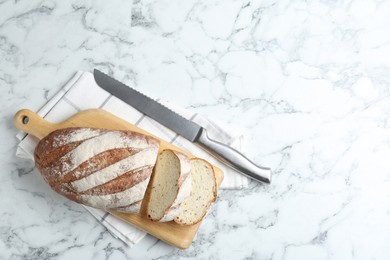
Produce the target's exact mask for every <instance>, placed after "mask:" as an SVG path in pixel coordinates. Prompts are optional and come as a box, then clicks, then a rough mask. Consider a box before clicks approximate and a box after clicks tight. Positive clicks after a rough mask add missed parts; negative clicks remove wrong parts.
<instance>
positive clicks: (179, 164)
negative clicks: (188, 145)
mask: <svg viewBox="0 0 390 260" xmlns="http://www.w3.org/2000/svg"><path fill="white" fill-rule="evenodd" d="M190 173H191V165H190V160H189V158H188V157H187V156H186V155H184V154H182V153H180V152H175V151H172V150H164V151H162V152H161V153H160V154H159V156H158V158H157V163H156V165H155V167H154V172H153V176H152V179H151V181H150V184H149V185H150V187H149V188H148V190H149V193H150V194H149V196H148V199H146V200H145V201H144V203H145V204H146V211H147V212H146V214H147V216H148V217H149V218H150V219H151V220H154V221H161V222H166V221H171V220H173V219H174V218H175V217H176V216H177V215H178V213H179V207H180V205H181V203H182V202H183V200H184V199H186V198H187V197H188V196H189V195H190V192H191V174H190Z"/></svg>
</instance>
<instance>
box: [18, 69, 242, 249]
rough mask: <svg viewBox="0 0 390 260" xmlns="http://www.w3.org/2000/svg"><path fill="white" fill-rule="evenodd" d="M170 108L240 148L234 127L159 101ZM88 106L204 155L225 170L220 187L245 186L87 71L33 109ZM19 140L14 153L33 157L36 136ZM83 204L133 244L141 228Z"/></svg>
mask: <svg viewBox="0 0 390 260" xmlns="http://www.w3.org/2000/svg"><path fill="white" fill-rule="evenodd" d="M159 102H160V103H163V104H164V105H165V106H167V107H169V108H170V109H172V110H173V111H175V112H177V113H179V114H181V115H182V116H184V117H185V118H187V119H190V120H192V121H194V122H196V123H198V124H199V125H201V126H203V127H205V128H207V131H208V134H209V136H210V137H212V138H213V139H215V140H218V141H220V142H223V143H225V144H228V145H230V146H232V147H234V148H236V149H237V150H239V151H241V147H242V145H243V136H242V135H241V134H239V132H238V131H234V130H231V129H228V128H225V127H223V126H221V123H218V124H217V123H215V122H213V121H210V120H208V119H206V118H205V117H202V116H200V115H198V114H196V113H191V112H189V111H187V110H185V109H182V108H178V107H174V106H172V105H171V104H168V103H166V102H161V101H159ZM90 108H101V109H104V110H106V111H108V112H110V113H112V114H114V115H116V116H118V117H120V118H122V119H124V120H126V121H128V122H130V123H132V124H135V125H137V126H139V127H141V128H143V129H145V130H146V131H148V132H150V133H152V134H154V135H156V136H158V137H160V138H162V139H164V140H167V141H170V142H171V143H172V144H174V145H176V146H178V147H180V148H183V149H184V150H187V151H189V152H190V153H192V154H194V155H195V156H197V157H200V158H204V159H206V160H208V161H210V162H211V163H212V164H214V165H216V166H217V167H219V168H221V169H222V171H224V173H225V178H224V180H223V182H222V185H221V189H224V188H225V189H233V188H245V187H247V186H248V178H246V177H245V176H242V175H241V174H238V173H237V172H235V171H234V170H232V169H231V168H229V167H227V166H226V165H224V164H222V163H220V162H219V161H217V160H216V159H214V158H213V157H212V156H211V155H209V154H208V153H207V152H205V151H204V150H202V149H201V148H199V147H198V146H196V145H194V144H193V143H191V142H189V141H187V140H186V139H184V138H182V137H181V136H178V135H177V134H176V133H174V132H173V131H171V130H170V129H168V128H166V127H164V126H162V125H161V124H159V123H157V122H156V121H154V120H153V119H151V118H149V117H147V116H145V115H144V114H142V113H140V112H139V111H138V110H136V109H134V108H133V107H131V106H129V105H127V104H126V103H124V102H123V101H121V100H119V99H118V98H116V97H114V96H112V95H111V94H109V93H108V92H106V91H105V90H103V89H101V88H100V87H99V86H98V85H97V84H96V82H95V79H94V77H93V75H92V73H90V72H82V71H78V72H77V73H76V75H75V76H74V77H73V78H72V79H71V80H70V81H69V82H68V83H67V84H66V85H65V86H64V87H63V88H62V89H61V90H60V91H59V92H58V93H57V94H56V95H55V96H54V97H53V98H52V99H51V100H50V101H49V102H48V103H47V104H46V105H45V106H43V107H42V108H41V109H40V110H39V111H38V112H37V113H38V114H39V115H40V116H42V117H43V118H45V119H46V120H48V121H50V122H53V123H58V122H61V121H63V120H65V119H67V118H68V117H70V116H72V115H73V114H75V113H77V112H79V111H81V110H85V109H90ZM17 138H18V139H19V140H21V142H20V143H19V145H18V148H17V151H16V155H17V156H19V157H22V158H27V159H31V160H34V157H33V154H34V149H35V146H36V145H37V143H38V140H37V139H36V138H35V137H33V136H31V135H26V134H25V133H23V132H19V133H18V134H17ZM85 208H86V209H87V210H88V211H89V212H90V213H91V214H92V215H93V216H94V217H96V218H97V220H98V221H100V222H101V223H102V224H103V225H104V226H105V227H106V228H107V230H108V231H109V232H111V234H113V235H114V236H115V237H117V238H119V239H121V240H122V241H124V242H125V243H126V244H127V245H129V246H133V245H135V244H136V243H137V242H139V241H140V240H141V239H142V238H143V237H144V236H145V234H146V233H145V232H143V231H141V230H139V229H137V228H135V227H133V226H131V225H130V224H128V223H126V222H124V221H122V220H120V219H118V218H116V217H114V216H112V215H110V214H109V213H107V212H105V211H103V210H99V209H94V208H91V207H87V206H85Z"/></svg>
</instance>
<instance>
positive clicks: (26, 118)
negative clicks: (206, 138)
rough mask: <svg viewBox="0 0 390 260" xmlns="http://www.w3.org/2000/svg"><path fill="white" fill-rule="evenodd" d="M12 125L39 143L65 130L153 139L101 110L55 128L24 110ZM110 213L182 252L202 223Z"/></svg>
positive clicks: (218, 175) (218, 172)
mask: <svg viewBox="0 0 390 260" xmlns="http://www.w3.org/2000/svg"><path fill="white" fill-rule="evenodd" d="M14 124H15V126H16V127H17V128H19V129H21V130H23V131H24V132H26V133H29V134H31V135H33V136H35V137H37V138H38V139H42V138H44V137H45V136H46V135H48V134H49V133H50V132H52V131H54V130H57V129H61V128H66V127H95V128H105V129H112V130H131V131H135V132H139V133H143V134H147V135H151V136H154V135H152V134H150V133H148V132H146V131H145V130H143V129H141V128H139V127H137V126H135V125H132V124H130V123H129V122H126V121H124V120H123V119H120V118H118V117H116V116H114V115H113V114H111V113H109V112H107V111H104V110H101V109H89V110H85V111H82V112H79V113H77V114H75V115H74V116H72V117H70V118H69V119H67V120H65V121H63V122H61V123H58V124H53V123H50V122H48V121H46V120H44V119H43V118H41V117H40V116H38V115H37V114H36V113H34V112H33V111H31V110H27V109H23V110H20V111H18V112H17V113H16V115H15V117H14ZM154 137H155V138H157V139H159V140H160V141H161V147H160V150H162V149H173V150H176V151H180V152H182V153H185V154H187V155H188V156H189V157H194V156H193V155H192V154H190V153H188V152H187V151H183V150H181V149H180V148H178V147H176V146H174V145H172V144H170V143H168V142H166V141H165V140H162V139H160V138H158V137H156V136H154ZM213 167H214V170H215V173H216V179H217V183H218V186H220V185H221V182H222V180H223V172H222V171H221V170H220V169H219V168H217V167H215V166H213ZM111 213H112V214H113V215H115V216H116V217H118V218H120V219H122V220H124V221H126V222H128V223H131V224H133V225H135V226H137V227H138V228H139V229H142V230H144V231H146V232H147V233H149V234H151V235H153V236H155V237H157V238H159V239H161V240H163V241H165V242H166V243H168V244H171V245H174V246H176V247H179V248H181V249H185V248H187V247H189V246H190V244H191V242H192V240H193V239H194V236H195V234H196V232H197V230H198V228H199V225H200V223H201V222H200V223H198V224H195V225H191V226H181V225H179V224H177V223H175V222H173V221H171V222H164V223H159V222H153V221H151V220H149V219H147V218H145V217H142V216H141V215H139V214H127V213H121V212H115V211H112V212H111Z"/></svg>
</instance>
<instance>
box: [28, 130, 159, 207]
mask: <svg viewBox="0 0 390 260" xmlns="http://www.w3.org/2000/svg"><path fill="white" fill-rule="evenodd" d="M159 146H160V142H159V140H157V139H155V138H153V137H150V136H146V135H143V134H139V133H136V132H132V131H114V130H104V129H94V128H66V129H60V130H56V131H54V132H52V133H50V134H49V135H48V136H46V137H45V138H43V139H42V140H41V141H40V142H39V143H38V145H37V147H36V149H35V153H34V156H35V164H36V167H37V168H38V170H39V171H40V172H41V174H42V176H43V178H44V179H45V181H46V182H47V183H48V184H49V185H50V186H51V187H52V188H53V189H54V190H55V191H56V192H58V193H60V194H62V195H64V196H66V197H67V198H69V199H71V200H73V201H75V202H78V203H82V204H84V205H88V206H91V207H95V208H100V209H105V210H109V209H114V210H117V211H123V212H129V213H136V212H138V211H139V209H140V206H141V203H142V199H143V197H144V194H145V191H146V188H147V186H148V183H149V180H150V176H151V174H152V170H153V167H154V165H155V163H156V159H157V155H158V150H159Z"/></svg>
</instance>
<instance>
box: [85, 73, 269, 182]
mask: <svg viewBox="0 0 390 260" xmlns="http://www.w3.org/2000/svg"><path fill="white" fill-rule="evenodd" d="M93 74H94V78H95V81H96V83H97V85H98V86H99V87H101V88H102V89H104V90H106V91H107V92H109V93H110V94H111V95H113V96H115V97H117V98H119V99H120V100H122V101H124V102H125V103H127V104H129V105H130V106H132V107H134V108H135V109H137V110H138V111H140V112H141V113H143V114H145V115H147V116H149V117H150V118H152V119H154V120H156V121H157V122H159V123H160V124H162V125H164V126H165V127H167V128H169V129H171V130H173V131H174V132H176V133H177V134H178V135H181V136H182V137H184V138H185V139H187V140H189V141H191V142H193V143H196V144H198V145H200V146H201V147H202V148H203V149H205V150H206V151H207V152H209V153H210V154H211V155H213V156H214V157H215V158H217V159H218V160H220V161H221V162H223V163H225V164H226V165H228V166H229V167H231V168H233V169H234V170H236V171H237V172H239V173H241V174H243V175H245V176H247V177H250V178H252V179H254V180H256V181H260V182H263V183H271V175H272V173H271V169H270V168H267V167H262V166H258V165H256V164H254V163H253V162H251V161H250V160H249V159H248V158H247V157H245V156H244V155H243V154H242V153H240V152H239V151H237V150H235V149H233V148H232V147H230V146H228V145H226V144H223V143H221V142H218V141H215V140H212V139H211V138H209V137H208V135H207V131H206V129H204V128H203V127H201V126H199V125H198V124H196V123H195V122H193V121H190V120H187V119H185V118H184V117H182V116H180V115H179V114H177V113H175V112H174V111H172V110H170V109H169V108H167V107H165V106H164V105H162V104H160V103H158V102H157V101H155V100H153V99H151V98H149V97H147V96H145V95H144V94H142V93H140V92H138V91H137V90H135V89H133V88H131V87H129V86H127V85H125V84H123V83H121V82H119V81H118V80H116V79H113V78H112V77H110V76H108V75H106V74H104V73H103V72H101V71H99V70H97V69H95V70H94V73H93Z"/></svg>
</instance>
